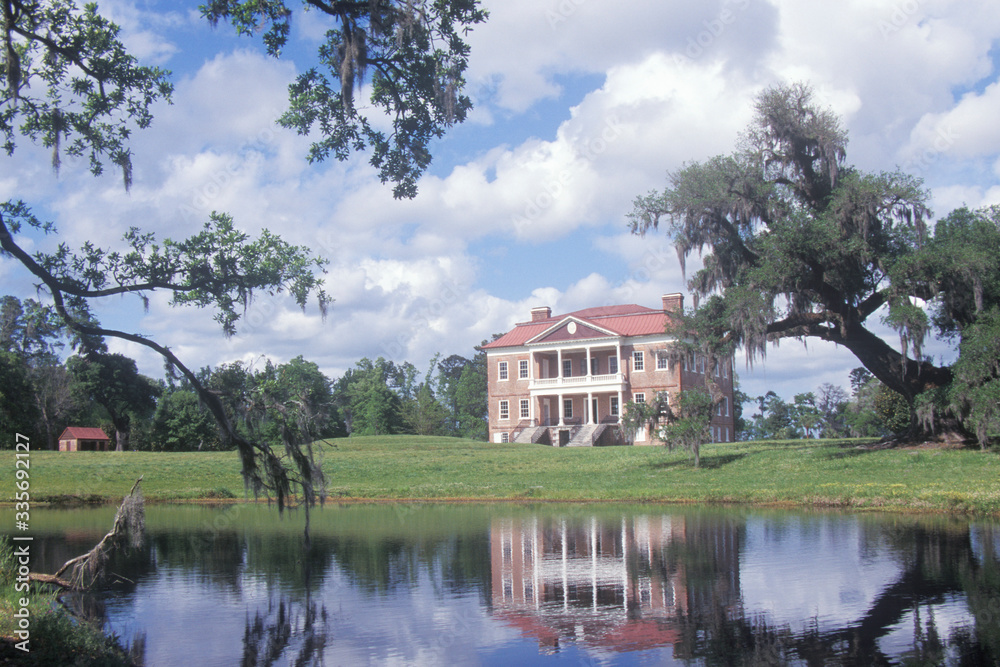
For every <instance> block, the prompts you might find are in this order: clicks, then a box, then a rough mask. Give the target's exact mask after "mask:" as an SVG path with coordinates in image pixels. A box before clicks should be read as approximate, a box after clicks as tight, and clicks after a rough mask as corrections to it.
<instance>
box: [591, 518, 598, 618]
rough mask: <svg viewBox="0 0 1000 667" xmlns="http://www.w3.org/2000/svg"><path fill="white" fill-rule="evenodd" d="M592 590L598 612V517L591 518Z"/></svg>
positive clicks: (595, 608) (595, 609)
mask: <svg viewBox="0 0 1000 667" xmlns="http://www.w3.org/2000/svg"><path fill="white" fill-rule="evenodd" d="M590 582H591V583H590V590H591V596H592V597H593V608H594V611H595V612H596V611H597V517H590Z"/></svg>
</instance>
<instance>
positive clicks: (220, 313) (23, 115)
mask: <svg viewBox="0 0 1000 667" xmlns="http://www.w3.org/2000/svg"><path fill="white" fill-rule="evenodd" d="M303 8H304V9H310V10H313V11H319V12H322V13H324V14H325V15H327V17H328V18H329V19H330V20H331V21H332V23H333V25H334V27H333V28H332V29H331V30H330V31H329V32H328V33H327V38H326V41H325V42H324V43H323V44H322V45H321V46H320V47H319V49H318V51H317V54H316V66H315V67H312V68H310V69H308V70H307V71H306V72H305V73H304V74H303V75H302V76H301V77H299V79H298V80H297V81H295V82H293V83H292V84H291V86H290V89H289V96H290V97H289V99H290V101H289V109H288V111H287V113H286V114H285V115H284V116H282V118H281V119H280V121H281V122H282V123H283V124H285V125H286V126H288V127H294V128H296V129H297V130H298V131H299V132H301V133H310V132H312V133H313V138H314V143H313V146H312V150H311V152H310V154H309V156H308V157H309V159H310V160H312V161H315V160H322V159H326V158H328V157H330V156H332V157H335V158H337V159H346V158H347V157H348V156H350V155H351V154H352V153H354V152H356V151H364V150H368V151H370V154H371V162H372V164H373V165H374V166H375V167H376V168H377V169H378V171H379V174H380V176H381V178H382V180H383V181H384V182H392V183H393V184H394V194H395V195H396V196H397V197H412V196H414V195H415V193H416V179H417V178H418V177H419V175H420V174H421V173H422V172H423V171H424V170H425V169H426V167H427V166H428V164H429V163H430V152H429V147H428V145H429V143H430V142H431V141H432V140H433V139H435V138H437V137H439V136H441V135H442V134H443V132H444V131H445V130H446V129H447V128H448V127H449V126H450V125H451V124H453V123H456V122H460V121H462V120H463V119H464V118H465V115H466V113H467V112H468V110H469V108H470V107H471V103H470V101H469V99H468V98H467V97H466V96H464V95H463V94H462V88H463V85H464V80H463V73H464V70H465V67H466V62H467V61H466V59H467V55H468V45H467V44H466V43H465V41H464V35H465V32H466V31H467V30H468V29H470V28H471V27H472V26H474V25H475V24H478V23H480V22H482V21H484V20H485V19H486V12H485V11H483V10H481V9H480V8H479V6H478V2H477V0H450V1H449V0H434V1H430V0H423V1H414V0H398V1H396V0H371V1H367V2H336V1H330V2H323V1H320V0H307V1H306V2H304V3H303ZM202 11H203V13H204V15H205V16H206V17H207V18H208V19H209V20H210V21H213V22H218V21H220V20H225V21H229V22H231V23H232V24H233V25H234V26H235V28H236V29H237V31H239V32H241V33H246V34H251V35H256V34H259V33H260V32H261V31H263V40H264V43H265V45H266V47H267V50H268V51H269V53H270V54H272V55H274V56H276V57H277V56H279V55H280V53H281V50H282V48H283V47H284V46H285V45H286V43H287V39H288V35H289V29H290V21H291V17H292V10H291V9H290V8H289V7H288V6H287V3H285V2H281V1H279V0H268V1H266V2H260V1H258V0H248V1H246V2H236V1H222V0H219V1H215V2H210V3H208V4H207V5H206V6H205V7H203V9H202ZM0 12H2V13H0V138H2V144H3V148H4V150H5V151H6V153H7V155H8V156H11V155H13V154H14V152H15V150H16V149H17V146H18V144H19V143H21V142H22V141H24V140H27V141H30V142H33V143H35V144H40V145H42V146H44V147H46V148H47V149H50V150H51V154H52V164H53V167H54V168H59V165H60V163H61V160H62V156H63V155H70V156H74V157H79V158H83V159H84V160H86V161H87V163H88V165H89V168H90V171H91V172H93V174H94V175H99V174H101V173H103V172H104V170H105V168H106V167H109V166H110V167H113V168H115V169H117V170H118V171H119V172H120V173H121V175H122V179H123V183H124V187H125V188H126V189H127V188H128V187H129V186H130V184H131V182H132V155H131V151H130V148H129V139H130V137H131V135H132V133H133V132H134V131H136V130H141V129H145V128H147V127H148V126H149V125H150V123H151V122H152V120H153V116H152V108H153V105H154V104H155V103H157V102H159V101H163V100H169V99H170V96H171V93H172V85H171V83H170V81H169V78H168V73H167V72H165V71H163V70H161V69H159V68H155V67H147V66H143V65H142V64H140V63H139V62H138V61H137V60H136V59H135V58H134V57H133V56H131V55H130V54H129V53H128V52H127V51H126V49H125V47H124V45H123V44H122V41H121V40H120V38H119V34H118V33H119V30H118V28H117V26H115V25H113V24H111V23H110V22H109V21H107V20H106V19H105V18H104V17H102V16H101V15H100V13H99V12H98V9H97V6H96V5H95V4H88V5H86V6H84V7H83V8H80V7H79V6H78V5H77V4H76V3H75V2H73V1H72V0H33V1H30V2H29V1H27V0H0ZM358 84H362V85H363V86H364V87H365V88H366V89H367V90H370V92H371V97H370V101H371V105H372V106H371V107H370V108H371V109H374V110H375V111H376V112H377V113H385V114H388V115H389V116H390V123H389V125H390V126H391V131H388V132H387V131H384V130H381V129H379V128H380V127H381V126H382V125H383V123H382V122H381V119H378V122H376V121H374V120H369V117H368V116H366V113H367V111H366V110H367V109H369V107H368V106H367V105H363V104H360V103H358V101H357V100H356V96H357V93H356V90H357V88H359V87H360V86H359V85H358ZM32 230H33V231H34V232H36V233H46V234H55V233H56V229H55V226H54V225H52V224H51V223H49V222H45V221H43V220H41V219H40V218H38V217H36V215H35V214H34V212H33V211H32V208H31V207H30V206H29V205H28V204H27V203H25V202H23V201H20V200H17V199H13V200H10V201H6V202H3V203H0V248H2V252H3V254H4V256H7V257H11V258H13V259H14V260H16V261H17V262H19V263H20V264H21V265H22V266H23V267H24V269H26V270H27V271H28V272H29V273H30V274H31V275H32V276H33V277H34V279H35V280H37V281H38V284H39V287H40V289H41V290H42V291H44V292H45V293H47V294H48V297H49V299H51V305H52V308H54V310H55V311H56V312H57V313H58V315H59V316H60V318H61V319H62V320H63V321H64V322H65V323H66V325H67V326H68V327H69V328H70V329H71V330H72V331H73V333H74V335H75V337H76V338H75V345H76V346H77V348H78V349H80V350H81V351H82V352H83V353H84V354H86V353H88V352H92V351H94V350H99V349H101V344H102V340H103V339H104V338H105V337H109V336H110V337H116V338H119V339H122V340H126V341H129V342H132V343H135V344H138V345H142V346H145V347H147V348H149V349H152V350H154V351H155V352H157V353H159V354H160V355H161V356H162V357H163V358H164V359H165V360H166V363H167V365H168V366H169V367H170V368H171V369H172V370H173V371H176V372H179V373H180V374H181V375H182V376H183V377H184V379H185V380H186V381H187V382H188V383H189V384H190V386H191V387H192V388H193V389H194V390H195V391H196V392H197V393H198V396H199V398H200V399H201V400H202V401H203V402H204V403H205V405H206V407H207V408H208V409H209V411H210V412H211V413H212V415H213V417H214V418H215V420H216V422H217V423H218V425H219V428H220V433H221V438H222V439H223V441H224V446H226V447H229V446H234V447H235V448H236V449H237V450H238V451H239V455H240V458H241V461H242V470H243V475H244V479H245V481H246V483H247V486H248V487H249V488H250V489H251V490H252V491H253V492H254V493H261V492H266V493H269V494H274V496H275V497H276V500H277V502H278V506H279V508H281V507H283V506H284V505H285V504H286V502H287V500H288V498H289V495H290V494H291V493H292V492H293V490H295V489H298V490H300V491H301V493H302V500H303V502H304V503H305V505H306V506H307V507H308V505H309V504H311V503H312V502H314V501H315V500H316V499H317V496H318V497H319V498H322V482H323V480H322V474H321V472H320V471H319V468H318V466H317V465H316V464H315V463H314V462H313V461H312V459H311V456H309V455H308V452H307V451H305V450H304V449H303V447H302V445H303V444H304V443H303V440H302V438H301V437H299V438H296V439H295V440H294V441H292V442H291V443H290V444H288V446H286V448H285V451H284V452H283V453H282V452H281V450H276V449H275V448H273V447H272V446H271V445H270V444H269V443H267V442H264V441H262V440H259V439H250V438H247V437H245V436H244V435H243V434H241V433H240V432H239V431H238V430H237V429H236V427H235V425H234V423H233V421H232V418H231V416H230V415H229V414H228V413H227V411H226V409H225V407H224V405H223V403H222V401H221V400H220V398H219V397H218V396H217V395H215V394H213V393H212V392H210V391H208V390H207V388H206V387H205V386H204V385H203V384H202V383H201V382H200V381H199V378H198V376H197V375H196V374H195V373H194V372H192V371H191V370H190V369H189V368H187V367H186V366H185V365H184V364H183V362H182V361H181V359H179V358H178V357H177V355H176V354H175V353H174V352H173V351H172V350H170V349H169V348H167V347H165V346H163V345H161V344H160V343H157V342H156V341H154V340H152V339H150V338H147V337H145V336H142V335H140V334H137V333H134V332H130V331H123V330H120V329H116V328H112V327H108V326H104V325H102V324H101V323H100V322H99V321H98V320H97V318H96V317H95V316H94V309H93V307H92V305H93V304H94V303H95V302H97V301H98V300H100V299H104V298H109V297H111V298H113V297H120V296H122V295H137V296H139V297H140V299H142V300H143V302H145V303H148V299H149V294H150V293H151V292H153V291H155V290H161V291H166V292H169V293H170V294H171V303H172V304H173V305H178V306H184V305H189V306H197V307H201V308H211V309H213V310H214V311H215V313H216V314H215V318H216V320H217V321H218V322H219V324H220V326H221V328H222V331H223V333H225V334H226V335H231V334H233V333H235V332H236V330H237V324H238V322H239V320H240V318H241V316H242V313H243V312H244V310H245V308H246V307H247V306H248V304H249V303H250V302H251V301H252V300H253V298H254V297H255V296H257V295H259V294H261V293H266V294H276V293H279V292H284V293H288V294H290V295H291V296H292V297H293V298H294V299H295V301H296V302H297V303H298V304H299V305H300V306H302V307H305V306H306V304H307V303H308V302H309V301H310V299H312V300H313V301H315V302H316V303H317V305H318V306H319V309H320V310H321V311H323V312H324V313H325V309H326V306H327V305H328V304H329V302H330V298H329V297H328V296H327V295H326V293H325V292H324V291H323V290H322V287H321V284H322V281H321V278H320V277H319V276H318V275H317V274H318V273H319V272H320V271H321V270H322V267H323V264H324V263H323V262H322V261H321V260H319V259H317V258H315V257H313V256H312V255H311V254H310V252H309V251H308V250H307V249H306V248H302V247H298V246H293V245H290V244H288V243H286V242H284V241H283V240H281V239H280V238H279V237H277V236H275V235H274V234H271V233H270V232H268V231H267V230H264V231H262V232H261V233H260V235H258V236H257V237H256V238H253V237H251V236H250V235H248V234H246V233H245V232H243V231H241V230H239V229H238V227H237V226H236V224H235V223H234V221H233V220H232V219H231V218H230V217H229V216H228V215H225V214H223V213H214V214H212V216H211V217H210V218H209V219H208V220H206V221H205V224H204V228H203V229H202V230H201V231H200V232H199V233H197V234H195V235H193V236H191V237H190V238H188V239H184V240H180V241H177V240H172V239H161V238H158V237H157V236H156V235H155V234H154V233H152V232H150V231H147V230H142V229H139V228H132V229H130V230H129V231H128V232H127V233H126V234H125V237H124V239H123V240H122V241H121V242H117V243H116V241H115V240H114V239H94V240H93V241H89V242H87V243H85V244H84V245H83V246H82V247H81V248H79V249H71V248H69V247H68V246H66V245H65V244H61V245H59V246H58V247H57V248H56V249H55V250H52V251H41V252H36V253H34V254H32V253H30V252H28V251H27V250H26V249H25V248H24V247H22V245H21V244H19V243H18V240H17V238H18V234H22V233H26V232H29V231H32Z"/></svg>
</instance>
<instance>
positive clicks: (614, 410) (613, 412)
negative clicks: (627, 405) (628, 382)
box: [611, 396, 618, 417]
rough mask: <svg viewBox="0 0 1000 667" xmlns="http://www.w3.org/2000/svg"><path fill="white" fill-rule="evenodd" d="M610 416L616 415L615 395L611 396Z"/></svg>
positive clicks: (616, 398) (616, 400)
mask: <svg viewBox="0 0 1000 667" xmlns="http://www.w3.org/2000/svg"><path fill="white" fill-rule="evenodd" d="M611 416H612V417H617V416H618V397H617V396H612V397H611Z"/></svg>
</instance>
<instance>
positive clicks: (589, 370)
mask: <svg viewBox="0 0 1000 667" xmlns="http://www.w3.org/2000/svg"><path fill="white" fill-rule="evenodd" d="M593 374H594V369H593V368H591V366H590V346H589V345H588V346H587V377H588V378H589V377H590V376H592V375H593Z"/></svg>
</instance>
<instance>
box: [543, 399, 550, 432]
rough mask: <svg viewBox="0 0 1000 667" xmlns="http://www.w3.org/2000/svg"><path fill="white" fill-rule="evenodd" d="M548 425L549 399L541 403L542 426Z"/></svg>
mask: <svg viewBox="0 0 1000 667" xmlns="http://www.w3.org/2000/svg"><path fill="white" fill-rule="evenodd" d="M548 425H549V399H545V402H544V403H542V426H548Z"/></svg>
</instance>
